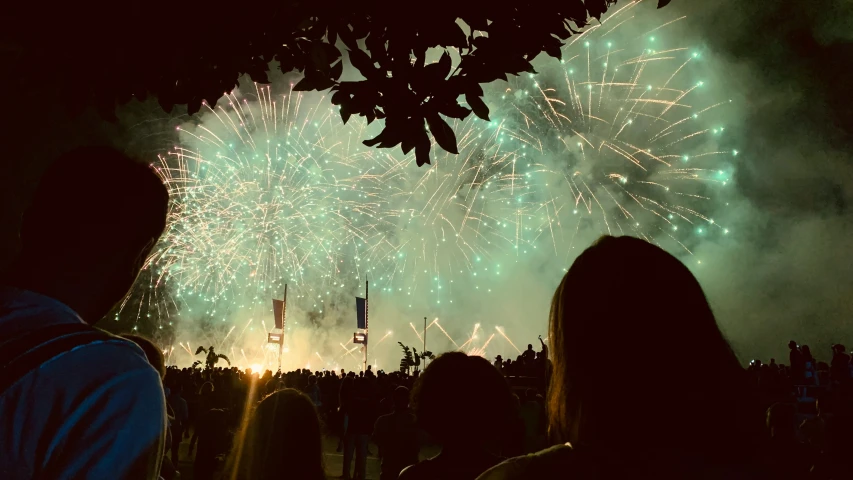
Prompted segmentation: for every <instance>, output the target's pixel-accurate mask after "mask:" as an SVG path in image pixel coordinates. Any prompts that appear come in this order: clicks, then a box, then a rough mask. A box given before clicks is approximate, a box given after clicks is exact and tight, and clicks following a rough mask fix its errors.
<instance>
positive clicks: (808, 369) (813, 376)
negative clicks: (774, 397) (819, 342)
mask: <svg viewBox="0 0 853 480" xmlns="http://www.w3.org/2000/svg"><path fill="white" fill-rule="evenodd" d="M802 354H803V383H805V384H806V385H816V384H818V383H819V382H818V378H817V369H816V363H817V362H815V359H814V357H813V356H812V351H811V349H810V348H809V346H808V345H803V348H802ZM791 377H794V368H793V366H792V367H791Z"/></svg>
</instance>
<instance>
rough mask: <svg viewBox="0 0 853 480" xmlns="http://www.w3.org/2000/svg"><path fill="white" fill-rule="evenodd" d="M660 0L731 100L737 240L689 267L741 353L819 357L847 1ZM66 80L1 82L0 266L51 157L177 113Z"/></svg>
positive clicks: (834, 273) (146, 144)
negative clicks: (71, 98)
mask: <svg viewBox="0 0 853 480" xmlns="http://www.w3.org/2000/svg"><path fill="white" fill-rule="evenodd" d="M620 3H622V2H620ZM652 6H653V5H649V7H652ZM666 9H667V10H670V9H672V10H673V11H677V12H683V13H684V14H685V15H687V16H688V19H687V20H686V21H685V24H684V26H683V27H682V30H681V31H682V33H683V35H685V37H686V40H689V41H690V42H692V43H697V44H701V45H703V48H705V49H707V51H708V52H709V53H711V54H712V55H707V56H706V58H709V60H708V61H713V62H716V63H717V65H716V67H715V71H716V72H717V73H718V78H716V79H712V81H711V82H709V83H710V84H712V85H715V87H714V88H720V89H723V91H722V92H719V93H721V94H723V95H728V96H729V97H730V98H733V99H734V100H735V103H736V105H738V107H737V108H738V109H739V110H738V111H737V116H736V118H737V124H736V125H733V126H732V128H733V129H735V128H736V130H737V132H738V133H737V134H736V135H735V137H734V138H733V142H736V144H737V148H738V149H739V150H740V151H741V152H742V154H741V155H739V156H738V164H737V169H736V172H737V173H736V176H735V180H736V182H735V183H736V184H737V189H738V190H737V194H736V195H734V196H733V198H731V199H730V205H728V208H727V209H726V211H725V215H726V218H727V225H728V226H730V228H731V229H732V232H733V234H734V236H733V237H732V238H734V240H728V241H727V242H726V243H725V244H722V243H719V244H718V243H713V242H712V241H709V242H706V243H703V244H701V245H699V247H698V249H697V252H696V253H697V254H698V255H703V256H709V257H713V258H716V259H718V260H717V261H716V263H715V264H714V265H710V266H708V267H707V268H704V269H701V270H697V275H698V276H699V278H700V281H701V282H702V284H703V286H704V287H705V289H706V292H707V294H708V297H709V298H710V300H711V303H712V305H713V307H714V308H715V312H716V313H717V315H718V318H719V321H720V323H721V324H722V326H723V328H724V330H725V332H726V333H727V334H728V336H729V338H730V339H731V340H732V342H733V344H734V345H735V347H736V349H737V350H738V352H739V353H740V354H741V356H742V357H750V356H761V357H765V358H766V357H769V356H771V355H774V356H777V357H781V358H784V356H785V352H786V349H785V344H787V342H788V341H789V340H791V339H796V340H798V341H799V342H800V343H806V344H811V345H812V349H813V351H815V352H816V354H817V355H818V356H820V357H823V358H826V357H827V356H828V352H829V345H830V344H831V343H834V342H842V343H847V344H848V346H851V344H853V338H851V337H849V335H850V332H853V328H851V327H853V295H851V294H853V251H851V250H853V240H851V239H853V216H851V204H853V159H851V152H853V150H851V148H853V2H850V1H847V0H834V1H833V0H820V1H809V2H806V1H804V0H800V1H781V0H779V1H771V2H756V1H742V0H741V1H736V0H722V1H715V2H688V1H686V0H680V1H674V2H672V4H671V5H670V6H668V7H666ZM645 11H646V13H644V14H648V15H654V14H656V12H654V9H653V8H648V9H645ZM668 13H669V14H670V15H671V14H672V12H668ZM61 81H62V72H56V76H55V78H45V79H42V81H40V82H34V81H29V80H26V81H22V80H21V78H20V77H15V78H9V77H5V78H4V79H3V80H2V87H3V91H4V100H3V104H4V115H3V118H4V121H3V122H2V123H3V125H4V129H3V137H4V138H3V140H4V147H5V148H4V151H3V159H2V169H1V170H0V178H2V180H0V202H2V208H0V225H2V227H0V265H2V264H3V263H5V262H6V261H8V259H9V258H10V257H11V253H12V252H13V251H14V249H15V248H16V247H15V233H14V232H15V229H16V227H17V225H16V224H17V221H18V216H19V215H20V211H21V209H22V208H23V207H24V205H25V204H26V199H27V197H28V195H29V193H30V191H31V190H32V188H33V187H34V182H35V181H36V179H37V178H38V175H39V173H40V172H41V171H42V170H43V169H44V168H45V166H46V165H47V162H48V161H49V159H51V158H52V157H54V156H55V155H57V154H58V153H60V152H61V151H63V150H67V149H69V148H72V147H74V146H76V145H82V144H90V143H111V144H114V145H116V146H118V147H120V148H124V149H127V150H129V151H130V152H132V153H134V154H138V155H152V154H153V153H155V152H156V151H157V149H158V148H162V146H163V145H164V144H168V142H169V141H170V135H172V132H171V130H170V129H168V128H163V126H164V125H169V124H170V119H172V121H173V120H174V119H175V118H177V117H180V115H181V114H180V112H175V113H172V114H165V113H163V112H162V111H161V110H159V109H158V108H157V106H156V103H154V102H148V103H145V104H138V103H137V104H134V105H132V106H130V107H128V108H124V109H123V110H122V111H121V112H120V118H121V121H120V122H119V123H118V124H110V123H107V122H103V121H101V120H100V119H99V118H98V117H97V115H95V114H94V113H91V112H88V113H85V114H84V115H82V116H81V117H75V118H71V117H69V116H68V115H66V114H65V113H64V112H63V110H62V109H61V108H60V107H58V105H57V104H56V100H57V99H56V98H54V97H53V95H54V93H53V89H52V88H51V85H52V84H54V83H55V82H61ZM93 81H97V79H93ZM720 214H721V215H722V214H723V212H721V213H720ZM845 334H846V335H848V337H845Z"/></svg>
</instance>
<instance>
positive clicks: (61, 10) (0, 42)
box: [0, 0, 669, 165]
mask: <svg viewBox="0 0 853 480" xmlns="http://www.w3.org/2000/svg"><path fill="white" fill-rule="evenodd" d="M613 3H615V0H562V1H559V2H557V1H549V0H543V1H536V2H532V1H516V2H512V3H499V4H494V5H492V6H491V8H485V7H486V4H485V3H484V2H465V1H447V0H435V1H432V2H429V3H425V4H417V5H415V4H412V3H410V2H400V1H398V0H374V1H366V2H354V1H351V0H325V1H311V2H306V1H299V0H279V1H275V0H274V1H272V2H264V3H261V4H253V6H251V7H243V6H241V5H239V4H227V5H222V7H220V6H219V5H218V4H216V3H215V2H214V3H211V2H207V1H201V0H186V1H178V2H173V1H168V2H167V1H165V0H149V1H145V2H142V1H140V0H128V1H125V2H105V1H89V2H59V3H57V4H50V5H49V6H45V5H44V4H42V3H39V2H23V3H19V4H16V5H15V7H10V9H11V10H12V11H11V12H6V13H7V16H6V19H7V22H5V27H4V29H2V30H0V52H3V53H7V54H10V55H6V57H8V58H10V59H12V60H10V61H9V62H6V65H4V67H6V71H7V72H15V73H11V74H13V75H14V74H18V73H20V75H21V76H22V77H27V78H34V79H38V80H39V81H45V82H51V83H50V84H49V85H45V88H54V87H56V88H62V89H63V91H64V92H65V93H64V98H66V99H67V100H68V103H69V104H76V105H77V106H78V107H83V106H87V105H95V106H97V108H98V109H99V111H101V113H102V114H103V115H105V116H108V117H111V116H114V111H115V106H116V105H117V104H123V103H126V102H128V101H129V100H130V99H131V98H132V97H137V98H140V99H141V98H144V97H145V96H146V95H147V94H149V93H150V94H153V95H155V96H156V97H157V99H158V100H159V102H160V105H161V106H162V107H163V109H165V110H166V111H170V110H171V108H172V107H173V106H174V105H179V104H181V105H182V104H186V105H187V108H188V111H189V113H190V114H193V113H195V112H197V111H198V110H199V108H200V107H201V105H202V102H207V103H208V104H209V105H211V106H213V105H215V103H216V101H217V99H218V98H220V97H221V96H222V94H223V93H224V92H230V91H231V90H232V89H233V88H234V87H235V86H236V85H237V81H238V78H239V77H240V76H241V75H242V74H248V75H250V76H251V78H252V80H254V81H255V82H258V83H268V82H269V79H268V77H267V73H268V68H269V66H270V63H271V62H277V63H278V67H279V68H280V69H281V71H283V72H291V71H298V72H302V73H303V75H304V78H303V79H302V80H301V81H300V82H299V83H298V84H297V85H296V87H295V89H296V90H328V89H331V90H332V91H333V92H334V93H333V95H332V98H331V101H332V103H333V104H334V105H338V106H340V114H341V116H342V118H343V120H344V121H345V122H346V121H347V120H348V119H349V118H350V117H351V116H352V115H359V116H362V117H365V118H366V119H367V121H368V122H372V121H373V120H375V119H377V118H380V119H384V120H385V127H384V129H383V130H382V132H381V133H380V134H379V135H378V136H376V137H375V138H372V139H369V140H365V141H364V144H365V145H367V146H377V147H380V148H391V147H396V146H397V145H400V146H401V147H402V150H403V152H405V153H408V152H409V151H411V150H412V149H414V150H415V154H416V158H417V163H418V165H423V164H424V163H429V162H430V159H429V152H430V148H431V143H432V142H431V141H430V137H429V135H428V134H427V129H428V131H429V133H431V134H432V137H433V139H434V140H435V143H437V144H438V145H439V146H440V147H441V148H443V149H444V150H446V151H448V152H452V153H457V143H456V138H455V135H454V133H453V130H452V129H451V128H450V126H449V125H448V123H447V122H446V121H445V120H444V118H443V117H447V118H454V119H463V118H465V117H467V116H468V115H469V114H470V113H471V112H472V111H473V112H474V114H475V115H477V116H478V117H480V118H482V119H483V120H488V119H489V109H488V107H487V106H486V104H485V103H484V102H483V99H482V98H481V97H482V96H483V89H482V87H481V84H485V83H489V82H493V81H495V80H498V79H502V80H506V78H507V75H518V74H520V73H522V72H530V73H534V69H533V66H532V65H531V63H530V62H531V61H532V60H533V58H534V57H536V56H537V55H539V54H540V53H541V52H546V53H547V54H548V55H550V56H552V57H554V58H560V47H561V46H562V45H563V42H562V41H563V40H565V39H567V38H568V37H569V36H570V35H572V34H574V33H578V31H579V30H580V29H581V28H583V27H584V26H586V25H587V22H588V21H589V19H590V18H595V19H600V18H601V15H602V14H604V13H605V11H606V10H607V9H608V8H609V7H610V6H611V5H613ZM667 3H669V0H659V2H658V6H659V7H660V6H664V5H666V4H667ZM45 9H46V11H45ZM16 13H17V14H18V16H19V17H20V18H19V19H17V20H18V21H16V19H15V18H14V17H15V14H16ZM33 19H38V20H33ZM463 24H464V25H465V27H463V26H462V25H463ZM432 47H439V48H443V49H444V53H443V54H442V55H441V56H440V58H439V60H438V61H437V62H435V63H431V64H426V56H427V50H428V49H429V48H432ZM341 48H343V49H344V50H345V51H346V52H347V53H348V56H349V61H350V62H351V63H352V65H353V66H354V67H355V68H356V69H357V70H358V71H359V72H360V73H361V75H362V76H364V78H365V79H364V80H360V81H340V79H341V75H342V72H343V59H342V52H341ZM450 49H455V50H456V51H457V52H458V53H459V55H460V56H461V63H460V64H459V65H457V67H456V68H455V69H453V68H452V62H451V57H450V55H449V53H448V50H450ZM461 97H464V99H465V104H464V105H463V104H461V103H460V102H459V99H460V98H461Z"/></svg>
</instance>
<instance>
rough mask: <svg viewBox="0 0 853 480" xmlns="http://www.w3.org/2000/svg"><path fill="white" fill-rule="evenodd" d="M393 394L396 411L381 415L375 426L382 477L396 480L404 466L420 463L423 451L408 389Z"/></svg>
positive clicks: (374, 434)
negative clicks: (410, 406) (410, 408)
mask: <svg viewBox="0 0 853 480" xmlns="http://www.w3.org/2000/svg"><path fill="white" fill-rule="evenodd" d="M392 396H393V398H394V412H393V413H389V414H388V415H383V416H381V417H379V418H378V419H377V420H376V425H375V426H374V428H373V440H374V441H375V442H376V444H377V445H379V456H380V457H381V458H382V470H381V472H380V474H379V478H380V480H386V479H387V480H396V479H397V477H398V476H399V475H400V472H401V471H402V470H403V469H404V468H406V467H408V466H409V465H414V464H416V463H418V452H420V444H419V443H418V426H417V420H416V419H415V415H414V414H413V413H411V412H410V411H409V389H408V388H406V387H397V388H396V389H395V390H394V393H393V394H392Z"/></svg>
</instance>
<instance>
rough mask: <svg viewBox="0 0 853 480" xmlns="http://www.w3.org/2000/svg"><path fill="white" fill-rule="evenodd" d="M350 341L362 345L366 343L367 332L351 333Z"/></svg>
mask: <svg viewBox="0 0 853 480" xmlns="http://www.w3.org/2000/svg"><path fill="white" fill-rule="evenodd" d="M352 343H360V344H362V345H367V334H366V333H353V334H352Z"/></svg>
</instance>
